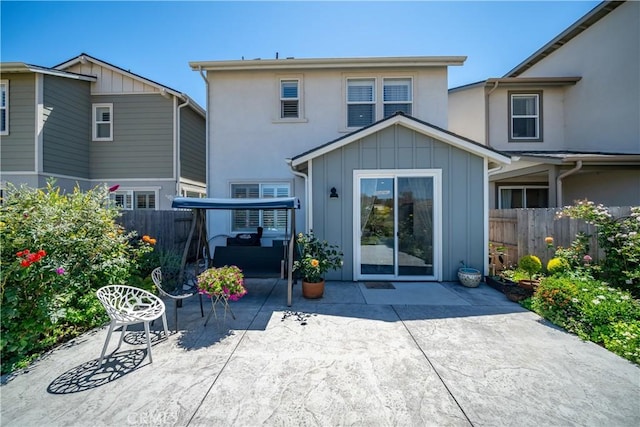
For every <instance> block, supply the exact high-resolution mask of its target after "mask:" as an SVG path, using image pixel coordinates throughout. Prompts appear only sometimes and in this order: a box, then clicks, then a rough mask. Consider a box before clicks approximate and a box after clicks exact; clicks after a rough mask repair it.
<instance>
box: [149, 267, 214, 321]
mask: <svg viewBox="0 0 640 427" xmlns="http://www.w3.org/2000/svg"><path fill="white" fill-rule="evenodd" d="M180 274H181V273H180V269H167V268H165V271H164V272H163V271H162V267H156V268H154V269H153V271H152V272H151V278H152V279H153V284H154V285H156V288H157V289H158V291H159V292H160V294H161V295H164V296H166V297H168V298H171V299H172V300H174V302H175V304H174V313H175V320H176V332H178V307H181V306H182V300H183V299H185V298H189V297H192V296H194V295H198V297H199V298H200V314H201V315H202V317H204V308H203V307H202V295H200V293H199V292H198V284H197V280H196V278H195V276H193V277H187V278H186V280H185V278H184V277H180ZM182 274H184V273H182Z"/></svg>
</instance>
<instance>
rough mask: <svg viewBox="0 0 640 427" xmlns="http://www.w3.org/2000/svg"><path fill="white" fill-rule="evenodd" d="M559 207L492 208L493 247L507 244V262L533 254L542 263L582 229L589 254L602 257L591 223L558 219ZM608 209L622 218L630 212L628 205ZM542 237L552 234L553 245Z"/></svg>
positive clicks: (594, 229)
mask: <svg viewBox="0 0 640 427" xmlns="http://www.w3.org/2000/svg"><path fill="white" fill-rule="evenodd" d="M560 210H561V209H559V208H546V209H492V210H490V211H489V241H490V242H491V243H492V245H493V247H494V248H495V247H498V246H503V247H505V248H507V251H508V255H507V258H506V260H505V263H506V264H511V265H515V264H517V262H518V259H520V257H522V256H524V255H528V254H531V255H536V256H538V257H539V258H540V260H541V261H542V263H543V265H544V266H546V263H547V262H548V261H549V259H551V258H553V255H554V253H555V249H554V248H555V247H558V246H562V247H565V248H566V247H568V246H570V245H571V243H572V242H573V241H574V240H575V238H576V235H577V234H578V232H580V231H582V232H584V233H586V234H588V235H591V238H590V243H589V246H590V249H589V254H590V255H591V256H592V257H593V259H594V261H595V262H597V261H598V260H599V259H601V258H602V257H603V252H602V250H601V249H600V245H598V240H597V233H598V230H597V229H596V227H595V226H594V225H590V224H587V223H585V222H584V221H582V220H577V219H571V218H560V219H557V218H556V215H557V213H558V212H560ZM608 210H609V213H611V215H613V217H614V218H621V217H624V216H627V215H629V214H630V213H631V208H630V207H628V206H626V207H611V208H608ZM545 237H553V246H554V248H548V247H547V244H546V243H545Z"/></svg>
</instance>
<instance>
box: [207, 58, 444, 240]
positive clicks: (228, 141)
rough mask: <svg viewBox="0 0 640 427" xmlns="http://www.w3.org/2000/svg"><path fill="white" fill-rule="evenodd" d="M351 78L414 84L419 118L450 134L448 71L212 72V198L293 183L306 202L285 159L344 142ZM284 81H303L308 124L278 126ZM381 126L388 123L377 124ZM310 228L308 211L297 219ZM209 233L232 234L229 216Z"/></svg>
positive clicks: (221, 216) (214, 219)
mask: <svg viewBox="0 0 640 427" xmlns="http://www.w3.org/2000/svg"><path fill="white" fill-rule="evenodd" d="M347 77H375V78H377V79H378V80H377V81H378V84H380V83H381V81H382V80H381V79H382V77H413V86H414V88H413V93H414V101H413V115H414V116H415V117H417V118H420V119H421V120H424V121H427V122H429V123H432V124H434V125H437V126H440V127H444V128H446V127H447V115H448V108H447V103H448V101H447V70H446V67H433V68H427V69H424V70H421V71H416V70H402V69H397V70H387V71H384V72H381V71H380V70H373V71H371V72H369V71H367V70H357V69H354V70H352V71H349V72H344V73H343V72H340V71H330V70H312V71H305V72H296V73H278V72H273V71H242V72H209V73H208V80H209V97H208V102H209V104H208V105H209V111H208V114H209V118H210V147H209V148H210V150H209V159H210V166H211V169H210V172H209V177H208V185H209V195H210V196H211V197H229V196H230V183H231V182H242V181H245V182H247V181H249V182H269V181H272V182H285V181H286V182H290V183H292V186H293V191H294V195H295V196H296V197H298V198H300V200H301V201H302V202H304V197H305V194H304V181H303V180H302V179H301V178H296V177H294V176H293V175H292V173H291V171H290V168H289V166H288V165H287V163H286V162H285V159H287V158H291V157H294V156H296V155H299V154H301V153H304V152H305V151H308V150H310V149H312V148H315V147H317V146H320V145H323V144H325V143H327V142H329V141H332V140H334V139H336V138H339V137H341V136H344V135H346V134H347V133H348V132H351V131H353V130H355V129H347V128H346V105H345V94H344V84H345V79H346V78H347ZM282 78H300V79H301V86H300V92H301V96H302V103H303V107H302V110H303V113H304V114H303V117H301V118H300V120H294V121H283V120H279V118H278V117H279V108H280V106H279V102H280V98H279V84H280V79H282ZM378 119H382V117H378ZM297 219H298V222H297V228H298V229H304V219H305V212H304V208H303V210H302V211H299V212H298V214H297ZM209 226H210V232H211V233H212V234H213V235H215V234H219V233H229V231H230V215H229V214H228V213H226V212H213V213H211V214H210V220H209Z"/></svg>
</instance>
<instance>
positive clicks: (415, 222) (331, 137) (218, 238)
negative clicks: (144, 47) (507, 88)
mask: <svg viewBox="0 0 640 427" xmlns="http://www.w3.org/2000/svg"><path fill="white" fill-rule="evenodd" d="M464 60H465V57H457V56H454V57H393V58H329V59H310V58H307V59H295V58H287V59H275V60H246V61H245V60H235V61H204V62H191V63H190V66H191V68H192V69H193V70H194V71H197V72H199V73H200V74H201V76H202V77H203V79H204V80H205V85H206V90H207V94H206V96H207V114H208V116H207V121H208V122H209V124H210V125H209V128H208V129H209V130H208V134H207V139H208V146H209V155H208V156H207V161H208V162H209V165H208V168H207V169H208V170H209V171H210V173H209V176H208V177H207V178H208V180H207V181H208V183H209V186H208V189H209V194H208V195H209V197H212V198H256V197H260V198H265V197H297V198H298V199H300V201H301V205H302V209H301V212H300V213H299V214H297V215H296V218H297V219H299V221H298V222H296V229H297V230H299V231H308V230H313V232H314V233H315V234H316V235H317V236H318V237H320V238H321V239H324V240H327V241H329V242H330V243H332V244H337V245H339V246H340V247H341V249H342V250H343V251H344V254H345V257H344V266H343V268H342V269H341V270H340V271H337V272H333V273H331V274H330V275H328V276H327V278H329V279H334V280H363V281H364V280H394V281H401V280H407V281H408V280H420V281H428V280H437V281H440V280H457V276H456V272H457V270H458V268H459V267H460V266H461V262H463V263H465V264H466V265H468V266H470V267H475V268H478V269H483V268H485V263H486V261H485V260H486V259H487V258H488V256H487V252H486V251H487V247H488V244H487V243H488V180H487V176H488V172H489V171H490V170H493V169H495V168H498V167H502V166H505V165H508V164H509V162H510V160H509V158H508V156H505V155H503V154H501V153H500V152H498V151H496V150H494V149H492V148H489V147H487V146H485V145H482V144H479V143H477V142H474V141H472V140H470V139H468V138H465V137H461V136H459V135H456V134H454V133H451V132H449V131H448V130H447V126H448V108H447V102H448V93H447V70H448V67H449V66H459V65H462V64H463V63H464ZM288 220H289V218H288V217H287V215H286V212H284V211H282V212H273V211H253V210H246V211H242V210H234V211H215V212H210V213H209V219H208V229H209V236H211V241H212V245H214V246H216V245H217V246H223V245H224V238H225V237H226V236H229V235H234V234H236V233H243V232H252V231H255V230H256V229H257V228H258V227H263V228H264V230H263V239H262V241H263V245H269V244H270V243H269V242H270V241H271V240H279V239H282V238H283V237H285V238H286V237H287V236H284V233H285V230H287V221H288ZM214 257H215V254H214Z"/></svg>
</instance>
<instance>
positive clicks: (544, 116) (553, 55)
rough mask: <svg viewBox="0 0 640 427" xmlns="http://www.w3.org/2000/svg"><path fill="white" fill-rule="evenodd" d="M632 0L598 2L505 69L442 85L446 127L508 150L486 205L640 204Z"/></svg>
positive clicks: (638, 58)
mask: <svg viewBox="0 0 640 427" xmlns="http://www.w3.org/2000/svg"><path fill="white" fill-rule="evenodd" d="M639 28H640V3H638V2H635V1H629V2H609V1H606V2H602V3H601V4H599V5H598V6H597V7H595V8H594V9H593V10H591V11H590V12H589V13H587V14H586V15H585V16H583V17H582V18H581V19H579V20H578V21H577V22H576V23H575V24H573V25H572V26H570V27H569V28H567V29H566V30H565V31H563V32H562V33H561V34H560V35H558V36H557V37H556V38H554V39H553V40H551V41H550V42H549V43H547V44H546V45H545V46H543V47H542V48H540V49H539V50H538V51H537V52H535V53H534V54H533V55H531V56H529V57H528V58H526V59H525V60H524V61H522V63H520V64H519V65H517V66H516V67H515V68H514V69H513V70H511V71H509V72H508V73H507V74H505V75H504V76H503V77H500V78H490V79H487V80H485V81H481V82H478V83H474V84H470V85H466V86H462V87H458V88H454V89H451V90H450V91H449V129H450V130H451V131H453V132H456V133H458V134H460V135H464V136H466V137H468V138H472V139H474V140H475V141H479V142H481V143H483V144H486V145H487V146H488V147H491V148H494V149H497V150H499V151H502V152H504V153H507V154H509V155H510V156H511V158H512V163H511V165H509V166H506V167H503V168H501V169H496V170H495V171H492V173H491V175H490V178H489V182H490V205H491V207H492V208H520V207H527V208H537V207H542V208H544V207H556V206H558V207H560V206H565V205H569V204H572V203H573V202H574V201H575V200H581V199H585V198H587V199H589V200H591V201H593V202H596V203H602V204H604V205H607V206H629V205H639V204H640V29H639Z"/></svg>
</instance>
